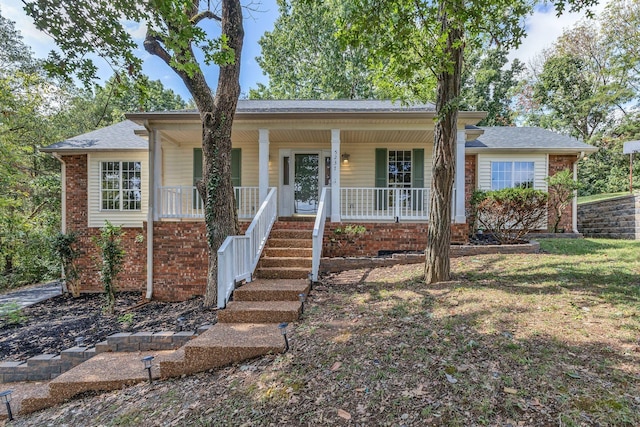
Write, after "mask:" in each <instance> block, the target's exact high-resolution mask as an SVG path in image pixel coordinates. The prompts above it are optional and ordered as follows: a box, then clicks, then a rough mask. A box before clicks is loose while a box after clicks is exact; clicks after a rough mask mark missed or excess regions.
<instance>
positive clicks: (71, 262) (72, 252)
mask: <svg viewBox="0 0 640 427" xmlns="http://www.w3.org/2000/svg"><path fill="white" fill-rule="evenodd" d="M77 240H78V236H77V235H76V234H75V233H68V234H64V233H58V234H57V235H56V236H55V237H53V238H52V239H51V247H52V249H53V252H54V253H56V254H57V255H58V259H59V260H60V264H61V266H62V277H63V278H64V284H65V286H66V289H67V291H69V292H71V295H73V296H74V297H78V296H80V286H79V283H78V269H77V267H76V265H75V260H76V259H77V258H78V251H77V250H76V249H75V247H74V244H75V243H76V241H77Z"/></svg>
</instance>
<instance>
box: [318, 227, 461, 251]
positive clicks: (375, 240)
mask: <svg viewBox="0 0 640 427" xmlns="http://www.w3.org/2000/svg"><path fill="white" fill-rule="evenodd" d="M346 225H347V223H327V224H326V225H325V230H324V242H323V245H324V248H323V251H322V254H323V256H325V257H359V256H378V253H379V252H380V251H403V252H419V251H424V248H425V247H426V245H427V224H426V223H373V222H367V223H364V222H358V223H353V225H361V226H363V227H364V228H365V229H366V231H365V232H364V233H362V234H360V235H358V236H346V235H345V234H337V233H336V232H335V230H336V228H343V229H344V227H345V226H346ZM468 234H469V226H468V225H467V224H451V241H452V242H455V243H465V242H467V241H468Z"/></svg>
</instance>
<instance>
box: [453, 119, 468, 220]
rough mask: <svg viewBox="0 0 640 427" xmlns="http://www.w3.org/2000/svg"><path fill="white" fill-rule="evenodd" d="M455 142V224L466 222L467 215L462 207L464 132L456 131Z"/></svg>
mask: <svg viewBox="0 0 640 427" xmlns="http://www.w3.org/2000/svg"><path fill="white" fill-rule="evenodd" d="M457 136H458V137H457V143H456V198H455V206H454V214H455V217H454V222H455V223H456V224H464V223H465V222H467V216H466V215H465V209H464V196H465V194H464V178H465V177H464V169H465V167H464V166H465V165H464V145H465V141H466V138H467V137H466V132H465V131H464V130H460V131H458V135H457Z"/></svg>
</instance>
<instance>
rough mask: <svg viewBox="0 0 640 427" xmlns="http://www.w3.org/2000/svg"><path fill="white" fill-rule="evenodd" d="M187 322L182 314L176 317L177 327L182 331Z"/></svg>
mask: <svg viewBox="0 0 640 427" xmlns="http://www.w3.org/2000/svg"><path fill="white" fill-rule="evenodd" d="M186 323H187V319H185V318H184V317H183V316H180V317H178V328H179V329H180V332H182V331H184V326H185V324H186Z"/></svg>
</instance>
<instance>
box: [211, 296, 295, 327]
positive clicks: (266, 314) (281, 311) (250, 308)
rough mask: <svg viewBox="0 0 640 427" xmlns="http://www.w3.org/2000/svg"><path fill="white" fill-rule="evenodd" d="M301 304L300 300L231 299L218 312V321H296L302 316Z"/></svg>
mask: <svg viewBox="0 0 640 427" xmlns="http://www.w3.org/2000/svg"><path fill="white" fill-rule="evenodd" d="M301 306H302V304H301V303H300V301H231V302H229V303H228V304H227V307H226V308H225V309H224V310H220V311H219V312H218V322H220V323H280V322H294V321H296V320H298V317H299V316H300V311H301Z"/></svg>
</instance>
